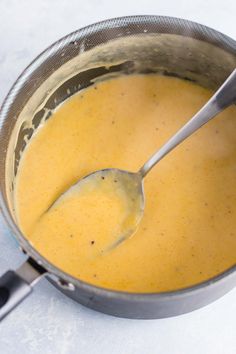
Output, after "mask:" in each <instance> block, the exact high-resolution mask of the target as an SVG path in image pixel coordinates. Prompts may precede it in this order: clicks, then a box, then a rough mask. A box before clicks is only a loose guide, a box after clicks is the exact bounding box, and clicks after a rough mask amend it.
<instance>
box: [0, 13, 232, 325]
mask: <svg viewBox="0 0 236 354" xmlns="http://www.w3.org/2000/svg"><path fill="white" fill-rule="evenodd" d="M235 67H236V42H235V41H234V40H233V39H231V38H229V37H227V36H225V35H223V34H222V33H219V32H217V31H215V30H212V29H210V28H208V27H205V26H202V25H200V24H197V23H194V22H190V21H186V20H182V19H177V18H170V17H160V16H131V17H122V18H115V19H111V20H106V21H103V22H100V23H97V24H94V25H91V26H88V27H85V28H83V29H81V30H78V31H76V32H74V33H71V34H69V35H68V36H66V37H64V38H62V39H61V40H59V41H57V42H56V43H54V44H53V45H52V46H51V47H49V48H48V49H46V50H45V51H44V52H43V53H42V54H40V55H39V56H38V57H37V58H36V59H35V60H34V61H33V62H32V63H31V64H30V65H29V66H28V67H27V68H26V70H25V71H24V72H23V73H22V74H21V76H20V77H19V78H18V79H17V81H16V83H15V84H14V86H13V87H12V88H11V90H10V92H9V93H8V95H7V97H6V99H5V101H4V103H3V105H2V108H1V111H0V141H1V142H0V206H1V210H2V214H3V216H4V218H5V220H6V222H7V224H8V227H9V229H10V230H11V232H12V234H13V235H14V236H15V238H16V239H17V241H18V243H19V247H20V249H21V250H22V251H23V252H25V253H26V254H27V255H28V260H27V261H26V262H25V263H24V264H22V266H21V267H20V268H19V269H17V270H15V271H8V272H7V273H5V274H4V275H2V277H1V278H0V319H2V318H3V317H5V316H6V314H7V313H8V312H9V311H11V310H12V309H13V308H14V307H15V306H16V305H17V304H18V303H20V302H21V301H22V300H23V299H24V298H25V297H26V296H27V295H28V294H30V293H31V291H32V287H33V285H34V284H35V283H36V282H37V281H38V280H39V279H40V278H41V277H42V276H46V277H47V278H48V280H49V281H50V282H51V283H52V284H53V285H54V286H56V287H58V288H59V289H60V290H61V291H62V292H64V293H65V294H66V295H67V296H69V297H71V298H72V299H74V300H76V301H77V302H79V303H81V304H83V305H85V306H87V307H90V308H92V309H94V310H98V311H101V312H104V313H108V314H111V315H115V316H120V317H127V318H143V319H145V318H146V319H149V318H162V317H169V316H174V315H179V314H182V313H185V312H189V311H192V310H194V309H197V308H199V307H202V306H204V305H206V304H208V303H210V302H212V301H214V300H215V299H217V298H219V297H220V296H222V295H223V294H225V293H226V292H227V291H229V290H230V289H232V288H233V287H234V286H235V285H236V265H235V266H233V267H231V268H230V269H228V270H226V271H225V272H224V273H222V274H219V275H218V276H216V277H214V278H212V279H209V280H208V281H205V282H203V283H201V284H198V285H196V286H192V287H189V288H186V289H182V290H178V291H171V292H165V293H152V294H135V293H127V292H119V291H112V290H107V289H103V288H99V287H96V286H93V285H90V284H87V283H85V282H83V281H80V280H79V279H76V278H74V277H72V276H71V275H69V274H66V273H64V272H63V271H61V270H60V269H58V268H57V267H55V266H54V265H53V264H51V263H50V262H49V261H48V260H46V259H45V258H44V257H42V255H40V254H39V253H38V252H37V250H36V249H34V247H33V246H32V245H31V244H30V243H29V242H28V240H27V238H26V237H25V236H24V235H23V234H22V233H21V231H20V230H19V228H18V226H17V221H16V217H15V210H14V198H13V196H14V186H15V178H16V176H17V171H18V166H19V162H20V159H21V156H22V153H23V151H24V149H25V147H26V145H27V143H28V142H29V141H30V139H31V137H32V134H33V133H34V131H35V130H36V129H37V128H38V126H39V124H40V123H41V122H42V121H44V120H46V119H50V116H51V114H52V112H53V110H54V109H55V108H56V107H57V106H58V105H59V104H60V103H61V102H63V101H64V100H65V99H66V98H68V97H69V96H71V95H73V94H74V93H76V92H78V91H79V90H81V89H84V88H86V87H88V86H90V85H93V84H94V82H96V81H97V80H105V79H106V78H109V77H112V76H116V75H120V74H127V75H129V74H132V73H147V74H148V73H160V74H162V75H169V76H176V77H180V78H183V79H186V80H191V81H194V82H197V83H199V84H200V85H202V86H205V87H210V88H213V89H215V88H217V87H219V86H220V84H221V83H222V82H223V81H224V80H225V79H226V77H227V76H228V75H229V74H230V73H231V72H232V71H233V69H234V68H235ZM206 237H207V235H206ZM9 266H10V265H9Z"/></svg>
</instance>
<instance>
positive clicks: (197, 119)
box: [139, 69, 236, 177]
mask: <svg viewBox="0 0 236 354" xmlns="http://www.w3.org/2000/svg"><path fill="white" fill-rule="evenodd" d="M233 103H236V69H234V71H233V72H232V73H231V75H230V76H229V77H228V79H227V80H226V81H225V82H224V83H223V84H222V86H221V87H220V88H219V89H218V90H217V91H216V93H215V94H214V95H213V96H212V97H211V99H210V100H209V101H208V102H207V103H206V104H205V105H204V106H203V107H202V108H201V109H200V111H198V112H197V113H196V114H195V115H194V116H193V118H192V119H190V120H189V121H188V122H187V123H186V124H185V125H184V126H183V127H182V128H180V130H179V131H178V132H177V133H176V134H175V135H174V136H172V137H171V138H170V139H169V140H168V141H167V142H166V143H165V144H164V145H163V146H162V147H161V148H160V149H159V150H158V151H157V152H156V153H155V154H154V155H152V157H151V158H150V159H149V160H148V161H147V162H146V163H145V164H144V165H143V166H142V167H141V169H140V170H139V173H140V174H141V176H142V177H145V176H146V174H147V173H148V172H149V171H150V170H151V169H152V168H153V167H154V166H155V165H156V163H157V162H159V161H160V160H161V159H162V158H163V157H164V156H165V155H166V154H168V153H169V152H170V151H171V150H173V149H174V148H175V147H176V146H177V145H179V144H180V143H181V142H182V141H184V140H185V139H186V138H188V137H189V136H190V135H191V134H193V133H194V132H195V131H196V130H198V129H199V128H200V127H201V126H202V125H204V124H206V123H207V122H209V120H211V119H212V118H213V117H215V116H216V115H217V114H218V113H220V112H221V111H223V110H224V109H225V108H227V107H228V106H230V105H231V104H233Z"/></svg>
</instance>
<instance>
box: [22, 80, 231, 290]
mask: <svg viewBox="0 0 236 354" xmlns="http://www.w3.org/2000/svg"><path fill="white" fill-rule="evenodd" d="M211 95H212V92H210V91H209V90H207V89H205V88H202V87H200V86H198V85H196V84H194V83H191V82H188V81H184V80H180V79H177V78H171V77H164V76H158V75H131V76H123V77H120V78H115V79H110V80H107V81H104V82H101V83H98V84H96V86H95V87H94V86H93V87H90V88H88V89H86V90H84V91H83V92H81V93H79V94H77V95H75V96H73V97H71V98H70V99H68V100H67V101H66V102H65V103H64V104H63V105H61V106H60V107H59V109H58V110H56V111H55V112H54V114H53V115H52V117H51V118H50V119H49V120H48V121H47V122H46V123H45V124H44V125H43V126H42V127H40V129H39V130H38V132H37V133H36V134H35V136H34V137H33V138H32V139H31V141H30V143H29V144H28V146H27V148H26V149H25V152H24V154H23V156H22V158H21V161H20V166H19V172H18V176H17V181H16V191H15V204H16V209H17V218H18V222H19V225H20V228H21V229H22V231H23V232H24V233H25V234H26V235H27V237H28V239H29V240H30V241H31V243H32V244H33V246H34V247H35V248H36V249H37V250H38V251H39V252H40V253H41V254H42V255H43V256H44V257H46V258H47V259H48V260H49V261H50V262H52V263H53V264H55V265H56V266H58V267H59V268H61V269H62V270H64V271H65V272H67V273H69V274H71V275H73V276H75V277H78V278H79V279H82V280H84V281H86V282H89V283H92V284H95V285H98V286H102V287H106V288H110V289H115V290H123V291H129V292H159V291H168V290H174V289H178V288H183V287H186V286H190V285H192V284H196V283H199V282H201V281H203V280H206V279H208V278H210V277H212V276H214V275H216V274H218V273H220V272H222V271H224V270H226V269H227V268H228V267H230V266H233V265H234V264H235V263H236V231H235V230H236V185H235V184H236V109H235V107H231V108H228V109H227V110H226V111H225V112H223V113H221V114H220V115H219V116H218V117H217V118H215V119H214V120H212V121H211V122H210V123H208V124H207V125H205V126H204V127H203V128H201V129H200V130H199V131H198V132H197V133H195V134H194V135H193V136H192V137H190V138H189V139H187V140H186V141H185V142H184V143H183V144H182V145H180V146H179V147H177V148H176V149H175V150H174V151H173V152H171V153H170V154H169V155H168V156H167V157H165V159H163V160H162V161H161V162H160V163H159V164H158V165H157V166H156V167H155V168H154V169H153V170H152V171H151V172H150V174H149V175H148V176H147V177H146V178H145V196H146V201H145V211H144V216H143V219H142V221H141V223H140V225H139V228H138V230H137V232H136V233H135V235H134V236H133V237H131V238H129V239H128V240H126V241H125V242H123V243H121V244H120V245H119V246H118V247H116V248H114V249H113V250H111V251H109V252H104V253H103V254H102V255H101V254H99V252H98V250H100V249H101V248H103V247H104V245H106V244H107V242H108V243H109V242H110V241H111V240H112V237H114V234H115V233H114V230H115V231H116V227H117V221H118V220H120V216H122V215H123V213H124V208H123V204H122V199H120V198H118V199H119V200H116V199H114V195H110V193H111V191H112V188H110V189H109V193H107V195H106V193H105V194H104V193H102V194H99V193H100V192H101V189H100V188H96V189H95V191H93V192H92V193H91V190H86V188H85V192H86V193H85V194H83V193H84V192H83V193H82V194H83V195H84V198H82V202H79V201H81V193H70V194H69V195H67V194H66V198H65V199H64V200H63V202H62V203H60V202H56V203H55V204H53V203H54V202H55V200H56V199H57V198H58V197H59V196H60V195H61V194H62V193H63V192H65V191H66V190H67V189H68V188H69V187H71V185H73V184H74V183H76V182H77V181H78V180H79V179H80V178H82V177H83V176H85V175H87V174H89V173H91V172H93V171H96V170H100V169H104V168H109V167H115V168H119V169H122V170H129V171H134V172H136V171H137V170H138V169H139V168H140V166H141V165H142V164H143V163H144V162H145V161H146V160H147V158H148V157H149V156H150V155H151V154H153V152H154V151H155V150H157V148H158V147H160V146H161V145H162V144H163V143H164V142H165V141H166V140H167V139H168V138H169V137H170V136H171V135H172V134H173V133H175V132H176V130H177V129H179V128H180V127H181V126H182V125H183V124H184V123H186V122H187V121H188V120H189V119H190V118H191V116H193V114H194V113H196V111H197V110H198V109H199V108H200V107H201V106H202V105H203V104H204V103H205V102H206V101H207V100H208V99H209V98H210V96H211ZM77 192H78V191H77ZM87 192H88V193H87ZM101 200H103V202H102V203H98V201H101ZM59 201H60V199H59ZM120 203H121V204H120ZM52 204H53V206H52V207H51V208H50V206H51V205H52Z"/></svg>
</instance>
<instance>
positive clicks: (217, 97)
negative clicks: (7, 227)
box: [52, 69, 236, 250]
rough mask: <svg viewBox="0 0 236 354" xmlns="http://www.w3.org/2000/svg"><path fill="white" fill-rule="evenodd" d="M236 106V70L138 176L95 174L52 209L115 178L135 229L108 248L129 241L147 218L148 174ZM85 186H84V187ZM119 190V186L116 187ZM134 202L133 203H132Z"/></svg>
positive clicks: (113, 172)
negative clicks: (78, 192) (86, 187)
mask: <svg viewBox="0 0 236 354" xmlns="http://www.w3.org/2000/svg"><path fill="white" fill-rule="evenodd" d="M233 103H236V69H235V70H234V71H233V72H232V74H231V75H230V76H229V77H228V79H227V80H226V81H225V82H224V83H223V85H222V86H221V87H220V88H219V89H218V90H217V92H216V93H215V94H214V95H213V96H212V98H211V99H210V100H209V101H208V102H207V103H206V104H205V105H204V106H203V107H202V108H201V109H200V111H198V112H197V113H196V114H195V115H194V116H193V118H192V119H190V120H189V121H188V122H187V123H186V124H185V125H184V126H183V127H182V128H181V129H180V130H179V131H178V132H177V133H176V134H175V135H174V136H172V137H171V138H170V139H169V140H168V141H167V142H166V143H165V144H164V145H163V146H162V147H161V148H160V149H159V150H158V151H157V152H156V153H155V154H154V155H153V156H151V158H150V159H149V160H148V161H147V162H145V164H144V165H143V166H142V167H141V168H140V170H139V171H138V172H136V173H133V172H129V171H123V170H119V169H115V168H108V169H104V170H100V171H96V172H93V173H91V174H89V175H87V176H85V177H84V178H82V179H81V180H79V181H78V182H77V183H76V184H75V185H73V186H72V187H70V188H69V189H68V190H67V191H66V192H65V193H64V194H63V195H61V196H60V197H59V198H58V199H57V200H56V202H55V203H53V205H52V207H53V206H54V205H55V204H57V205H58V203H59V202H60V200H61V198H64V197H66V195H67V193H69V192H71V190H72V188H78V187H80V184H81V183H82V181H83V182H84V180H85V179H86V181H87V182H88V181H89V182H91V183H94V181H95V180H97V178H102V179H103V180H104V183H105V180H106V179H109V178H112V179H113V180H114V181H115V182H116V186H117V182H118V183H119V185H120V186H121V188H122V189H123V191H124V192H125V193H126V195H127V201H129V203H127V208H128V213H130V214H132V216H135V217H132V218H131V219H132V225H130V224H129V227H128V228H127V230H125V231H124V232H123V233H122V235H117V237H116V239H115V241H114V242H113V243H112V244H111V245H108V247H107V248H106V250H110V249H112V248H114V247H116V246H117V245H118V244H120V243H121V242H122V241H124V240H126V239H127V238H128V237H130V236H131V235H133V234H134V232H135V231H136V229H137V227H138V224H139V222H140V220H141V218H142V216H143V211H144V186H143V179H144V177H145V176H146V175H147V173H148V172H149V171H150V170H151V169H152V168H153V167H154V166H155V165H156V164H157V163H158V162H159V161H160V160H161V159H162V158H163V157H164V156H165V155H167V154H168V153H169V152H170V151H171V150H173V149H174V148H175V147H176V146H177V145H179V144H180V143H181V142H182V141H184V140H185V139H186V138H188V137H189V136H190V135H192V134H193V133H194V132H195V131H196V130H198V129H199V128H200V127H201V126H202V125H204V124H206V123H207V122H209V121H210V120H211V119H212V118H213V117H215V116H216V115H217V114H218V113H220V112H221V111H223V110H224V109H225V108H227V107H228V106H230V105H232V104H233ZM81 185H82V184H81ZM114 188H115V184H114ZM131 200H132V203H131V202H130V201H131Z"/></svg>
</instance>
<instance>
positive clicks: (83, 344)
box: [0, 0, 236, 354]
mask: <svg viewBox="0 0 236 354" xmlns="http://www.w3.org/2000/svg"><path fill="white" fill-rule="evenodd" d="M134 14H158V15H169V16H175V17H182V18H187V19H190V20H193V21H197V22H200V23H203V24H205V25H208V26H210V27H213V28H215V29H218V30H219V31H222V32H223V33H225V34H228V35H229V36H231V37H233V38H234V39H235V38H236V23H235V14H236V2H235V0H224V1H222V0H221V1H220V0H207V1H206V0H192V1H191V0H178V1H175V0H163V1H160V0H141V1H135V0H129V1H122V0H120V1H114V2H113V1H111V0H110V1H108V0H84V1H82V0H70V1H69V0H51V1H50V0H40V1H35V0H21V1H19V0H0V102H1V101H2V99H3V98H4V96H5V95H6V93H7V91H8V89H9V88H10V86H11V84H12V83H13V82H14V80H15V79H16V77H17V76H18V75H19V74H20V72H21V71H22V69H24V67H25V66H26V65H27V64H28V63H29V62H30V61H31V60H32V59H33V58H34V57H35V56H36V55H37V54H38V53H40V52H41V51H42V50H43V49H44V48H45V47H47V46H48V45H49V44H51V43H52V42H53V41H55V40H56V39H58V38H60V37H61V36H63V35H65V34H67V33H69V32H72V31H74V30H76V29H78V28H80V27H82V26H85V25H87V24H89V23H92V22H96V21H99V20H102V19H105V18H109V17H117V16H122V15H134ZM0 228H1V232H0V274H2V273H3V272H4V271H5V270H7V269H8V268H9V267H11V268H12V269H14V268H15V267H17V266H18V265H20V264H21V262H22V260H23V259H24V256H23V255H22V254H21V253H20V251H19V250H18V248H17V244H16V242H15V240H14V239H13V238H12V237H9V236H10V235H9V232H8V231H7V229H6V227H4V225H3V221H2V220H1V219H0ZM0 353H1V354H15V353H17V354H31V353H33V354H35V353H40V354H67V353H69V354H77V353H78V354H95V353H96V354H100V353H101V354H103V353H104V354H105V353H107V354H111V353H112V354H156V353H157V354H190V353H191V354H235V353H236V289H235V290H233V291H231V292H230V293H229V294H227V295H225V296H224V297H223V298H221V299H220V300H218V301H216V302H215V303H213V304H211V305H209V306H207V307H205V308H202V309H200V310H198V311H195V312H192V313H189V314H186V315H183V316H179V317H175V318H169V319H163V320H149V321H143V320H127V319H120V318H115V317H110V316H107V315H103V314H100V313H97V312H95V311H92V310H89V309H87V308H85V307H83V306H81V305H79V304H77V303H75V302H73V301H72V300H70V299H69V298H66V297H65V296H64V295H62V294H61V293H60V292H58V291H57V290H56V289H54V288H53V287H52V286H51V285H50V284H49V283H48V282H47V281H45V280H44V281H42V282H40V283H39V284H38V285H37V286H36V288H35V291H34V293H33V295H32V296H31V297H29V298H28V299H26V300H25V301H24V303H22V304H21V305H20V306H19V307H18V308H17V309H16V310H15V311H14V312H13V313H11V314H10V315H9V317H7V318H6V319H5V320H4V321H3V322H2V323H1V324H0Z"/></svg>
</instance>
